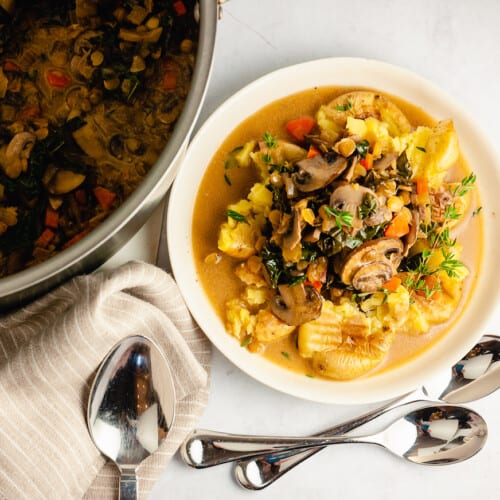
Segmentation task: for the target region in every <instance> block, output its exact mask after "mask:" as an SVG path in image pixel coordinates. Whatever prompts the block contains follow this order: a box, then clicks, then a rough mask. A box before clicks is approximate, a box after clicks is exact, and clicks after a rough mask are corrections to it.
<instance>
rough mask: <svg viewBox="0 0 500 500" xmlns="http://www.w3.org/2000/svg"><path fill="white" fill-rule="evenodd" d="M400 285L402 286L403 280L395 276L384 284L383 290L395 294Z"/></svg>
mask: <svg viewBox="0 0 500 500" xmlns="http://www.w3.org/2000/svg"><path fill="white" fill-rule="evenodd" d="M399 285H401V278H400V277H399V276H398V275H396V274H395V275H394V276H393V277H392V278H391V279H390V280H389V281H386V282H385V283H384V284H383V286H382V288H385V289H386V290H387V291H388V292H395V291H396V290H397V289H398V286H399Z"/></svg>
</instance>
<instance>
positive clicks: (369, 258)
mask: <svg viewBox="0 0 500 500" xmlns="http://www.w3.org/2000/svg"><path fill="white" fill-rule="evenodd" d="M402 257H403V243H402V242H401V240H399V239H397V238H379V239H377V240H372V241H367V242H366V243H363V244H362V245H361V246H359V247H358V248H356V249H355V250H353V251H352V252H351V253H349V254H348V255H347V257H346V258H345V260H344V262H343V265H342V267H341V269H340V279H341V280H342V282H343V283H345V284H346V285H352V286H353V287H354V288H355V289H356V290H359V291H361V292H375V291H377V290H380V288H382V286H383V285H384V283H386V282H387V281H388V280H389V279H390V278H391V277H392V276H393V275H394V274H396V272H397V268H398V266H399V264H400V262H401V259H402Z"/></svg>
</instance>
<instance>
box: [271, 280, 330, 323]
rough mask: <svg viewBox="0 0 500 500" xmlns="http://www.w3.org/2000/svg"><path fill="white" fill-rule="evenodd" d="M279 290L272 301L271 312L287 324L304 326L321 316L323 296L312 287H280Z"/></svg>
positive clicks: (301, 284) (302, 285) (301, 285)
mask: <svg viewBox="0 0 500 500" xmlns="http://www.w3.org/2000/svg"><path fill="white" fill-rule="evenodd" d="M278 290H279V293H277V294H276V295H275V296H274V297H273V299H272V300H271V311H272V312H273V314H274V315H275V316H277V317H278V318H279V319H281V321H284V322H285V323H286V324H288V325H302V324H303V323H307V322H308V321H312V320H313V319H316V318H317V317H318V316H319V315H320V314H321V306H322V300H321V296H320V294H319V293H318V291H317V290H316V289H315V288H313V287H312V286H307V285H304V284H303V283H300V284H298V285H294V286H288V285H279V286H278Z"/></svg>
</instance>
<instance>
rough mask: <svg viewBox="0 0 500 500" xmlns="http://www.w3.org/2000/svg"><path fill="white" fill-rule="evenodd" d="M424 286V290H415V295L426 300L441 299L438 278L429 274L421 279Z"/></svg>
mask: <svg viewBox="0 0 500 500" xmlns="http://www.w3.org/2000/svg"><path fill="white" fill-rule="evenodd" d="M423 280H424V282H425V286H426V290H417V291H416V292H415V293H416V294H417V295H420V296H421V297H426V298H427V299H432V300H436V299H439V298H440V297H441V294H442V293H443V292H441V291H440V290H439V289H438V288H439V280H438V277H437V276H436V275H434V274H429V275H427V276H424V278H423Z"/></svg>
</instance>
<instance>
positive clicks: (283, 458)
mask: <svg viewBox="0 0 500 500" xmlns="http://www.w3.org/2000/svg"><path fill="white" fill-rule="evenodd" d="M424 397H425V396H424V394H423V392H422V391H421V390H420V389H419V390H417V391H414V392H411V393H409V394H406V395H405V396H403V397H401V398H398V399H396V400H392V401H390V402H389V403H387V404H385V405H383V406H380V407H378V408H375V409H374V410H371V411H369V412H368V413H365V414H363V415H361V416H359V417H355V418H353V419H351V420H348V421H346V422H343V423H342V424H339V425H336V426H334V427H331V428H329V429H327V430H325V431H322V432H319V433H317V434H314V436H335V435H339V434H346V433H348V432H350V431H352V430H354V429H357V428H358V427H360V426H362V425H364V424H366V423H368V422H371V421H372V420H374V419H375V418H377V417H378V416H380V415H382V414H384V413H386V412H388V411H390V410H392V409H393V408H396V407H398V406H402V405H404V404H407V403H411V402H416V401H419V400H422V401H423V400H424V399H422V398H424ZM323 448H324V447H321V446H317V447H315V448H311V449H308V450H294V451H289V452H287V453H283V452H282V453H280V454H268V455H266V456H262V457H252V458H248V459H242V460H238V462H237V464H236V466H235V469H234V474H235V477H236V480H237V481H238V482H239V483H240V484H241V485H242V486H244V487H245V488H247V489H249V490H261V489H263V488H266V487H267V486H269V485H270V484H272V483H273V482H274V481H276V480H277V479H279V478H280V477H281V476H283V475H284V474H286V473H287V472H288V471H290V470H291V469H293V468H294V467H295V466H296V465H299V464H300V463H301V462H303V461H304V460H306V459H307V458H309V457H312V456H313V455H315V454H316V453H318V452H319V451H321V450H322V449H323Z"/></svg>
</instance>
